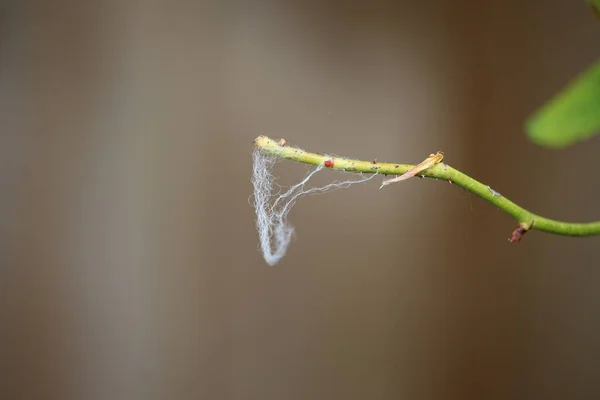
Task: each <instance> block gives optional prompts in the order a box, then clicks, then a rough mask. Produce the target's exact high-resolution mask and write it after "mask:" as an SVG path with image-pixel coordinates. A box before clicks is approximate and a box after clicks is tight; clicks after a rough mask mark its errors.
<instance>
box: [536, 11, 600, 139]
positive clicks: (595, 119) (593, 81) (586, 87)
mask: <svg viewBox="0 0 600 400" xmlns="http://www.w3.org/2000/svg"><path fill="white" fill-rule="evenodd" d="M594 1H595V2H597V3H600V0H594ZM526 130H527V133H528V135H529V137H530V138H531V140H533V141H534V142H535V143H537V144H538V145H540V146H544V147H551V148H562V147H566V146H569V145H571V144H573V143H575V142H578V141H581V140H584V139H588V138H590V137H592V136H594V135H595V134H598V133H600V61H598V62H596V63H595V64H594V65H592V66H591V67H590V68H588V70H587V71H585V72H584V73H583V74H581V75H580V76H578V77H577V78H575V79H574V80H573V81H572V82H571V83H570V84H569V85H568V86H567V87H566V88H564V89H563V90H562V91H561V92H559V93H558V94H557V95H556V96H554V97H553V98H552V99H550V100H549V101H548V102H547V103H546V104H544V105H543V106H542V107H541V108H540V109H538V110H537V111H536V112H535V113H534V114H533V115H532V116H531V117H530V118H529V119H528V120H527V122H526Z"/></svg>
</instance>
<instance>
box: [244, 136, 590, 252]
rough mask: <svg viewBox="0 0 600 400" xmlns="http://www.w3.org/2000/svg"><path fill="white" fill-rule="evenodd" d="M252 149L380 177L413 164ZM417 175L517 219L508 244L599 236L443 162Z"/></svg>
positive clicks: (264, 142)
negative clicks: (543, 235)
mask: <svg viewBox="0 0 600 400" xmlns="http://www.w3.org/2000/svg"><path fill="white" fill-rule="evenodd" d="M254 146H256V147H257V148H258V149H259V150H260V151H262V152H264V153H267V154H270V155H273V156H276V157H280V158H284V159H288V160H293V161H297V162H301V163H305V164H311V165H323V166H325V167H326V168H331V169H335V170H340V171H346V172H360V173H371V174H372V173H379V174H382V175H402V174H404V173H405V172H407V171H409V170H411V169H412V168H413V167H414V165H409V164H393V163H380V162H376V161H361V160H353V159H349V158H343V157H330V156H326V155H321V154H315V153H309V152H307V151H304V150H302V149H299V148H296V147H290V146H287V145H286V142H285V140H283V139H282V140H280V141H275V140H273V139H270V138H268V137H266V136H259V137H257V138H256V139H255V140H254ZM418 176H421V177H424V178H433V179H441V180H444V181H448V182H450V183H453V184H455V185H457V186H460V187H462V188H464V189H466V190H468V191H469V192H471V193H473V194H476V195H477V196H479V197H481V198H482V199H484V200H487V201H488V202H490V203H491V204H493V205H494V206H495V207H497V208H498V209H500V210H501V211H503V212H505V213H506V214H508V215H510V216H511V217H513V218H514V219H516V220H517V222H518V225H517V228H516V229H515V230H514V231H513V233H512V235H511V237H510V238H509V239H508V240H509V241H510V242H519V241H520V240H521V238H522V237H523V235H524V234H525V233H527V231H529V230H532V229H535V230H538V231H543V232H549V233H554V234H557V235H566V236H593V235H600V221H595V222H588V223H572V222H563V221H556V220H553V219H549V218H545V217H541V216H539V215H536V214H534V213H532V212H530V211H528V210H526V209H524V208H523V207H520V206H519V205H517V204H515V203H513V202H512V201H510V200H509V199H507V198H506V197H504V196H503V195H501V194H500V193H498V192H497V191H495V190H494V189H492V188H491V187H489V186H486V185H484V184H483V183H481V182H478V181H476V180H475V179H473V178H471V177H470V176H468V175H466V174H464V173H462V172H460V171H459V170H457V169H455V168H452V167H451V166H449V165H448V164H446V163H439V164H435V165H434V166H432V167H430V168H428V169H425V170H423V171H420V172H419V173H418Z"/></svg>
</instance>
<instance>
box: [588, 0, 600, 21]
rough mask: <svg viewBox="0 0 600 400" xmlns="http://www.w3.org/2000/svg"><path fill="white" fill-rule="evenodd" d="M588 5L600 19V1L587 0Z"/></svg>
mask: <svg viewBox="0 0 600 400" xmlns="http://www.w3.org/2000/svg"><path fill="white" fill-rule="evenodd" d="M586 1H587V3H588V4H589V5H590V7H592V9H593V10H594V11H595V12H596V15H597V16H598V17H600V0H586Z"/></svg>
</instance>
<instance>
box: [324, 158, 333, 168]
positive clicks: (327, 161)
mask: <svg viewBox="0 0 600 400" xmlns="http://www.w3.org/2000/svg"><path fill="white" fill-rule="evenodd" d="M325 166H326V167H327V168H333V160H325Z"/></svg>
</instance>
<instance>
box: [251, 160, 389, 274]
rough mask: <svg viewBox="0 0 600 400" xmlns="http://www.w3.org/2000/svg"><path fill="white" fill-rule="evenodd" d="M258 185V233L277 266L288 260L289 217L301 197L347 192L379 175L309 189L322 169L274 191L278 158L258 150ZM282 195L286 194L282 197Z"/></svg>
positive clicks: (263, 248) (254, 176) (255, 181)
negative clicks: (273, 170)
mask: <svg viewBox="0 0 600 400" xmlns="http://www.w3.org/2000/svg"><path fill="white" fill-rule="evenodd" d="M252 159H253V173H252V184H253V185H254V208H255V211H256V229H257V230H258V237H259V239H260V249H261V252H262V254H263V257H264V259H265V261H266V262H267V264H269V265H275V264H277V263H278V262H279V261H280V260H281V259H282V258H283V257H284V256H285V253H286V251H287V248H288V246H289V245H290V242H291V241H292V237H293V235H294V227H293V226H292V225H291V224H290V223H289V222H288V219H287V217H288V214H289V212H290V210H291V208H292V207H293V206H294V204H295V203H296V200H298V198H300V197H301V196H306V195H313V194H320V193H325V192H327V191H330V190H333V189H340V188H346V187H348V186H350V185H353V184H355V183H362V182H366V181H368V180H370V179H373V178H374V177H375V176H376V175H377V174H373V175H371V176H369V177H361V178H359V179H354V180H346V181H335V182H333V183H330V184H328V185H325V186H320V187H309V188H306V187H305V185H306V183H307V182H308V181H309V179H310V178H311V177H312V176H313V175H314V174H316V173H317V172H319V171H321V170H322V169H323V166H322V165H319V166H318V167H316V168H315V169H314V170H312V171H311V172H309V173H308V174H307V175H306V176H305V177H304V179H303V180H302V181H300V182H299V183H297V184H295V185H293V186H290V187H289V188H288V189H287V191H285V192H284V190H279V191H277V192H275V191H274V189H273V186H274V185H275V177H274V176H273V174H272V172H271V171H272V168H273V165H274V164H275V162H276V161H277V158H276V157H273V156H269V155H266V154H263V153H261V152H260V151H259V150H258V149H255V150H254V153H253V154H252ZM282 192H284V193H283V194H282Z"/></svg>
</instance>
